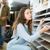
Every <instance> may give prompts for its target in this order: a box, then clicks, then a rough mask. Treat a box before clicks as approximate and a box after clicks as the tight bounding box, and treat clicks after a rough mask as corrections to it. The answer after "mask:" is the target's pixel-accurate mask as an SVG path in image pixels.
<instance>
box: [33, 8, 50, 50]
mask: <svg viewBox="0 0 50 50" xmlns="http://www.w3.org/2000/svg"><path fill="white" fill-rule="evenodd" d="M42 18H44V21H45V22H44V23H43V26H45V25H50V8H47V9H44V10H41V11H39V12H37V13H36V17H35V18H34V19H33V23H34V24H33V27H34V28H35V27H36V28H37V26H38V25H39V23H40V20H41V19H42ZM35 30H36V29H35ZM36 43H37V44H40V46H41V47H44V48H45V50H50V32H49V31H48V32H44V33H43V34H42V35H41V37H40V39H37V40H36ZM36 43H34V45H35V44H36ZM37 48H39V46H38V45H37Z"/></svg>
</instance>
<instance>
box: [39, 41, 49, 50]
mask: <svg viewBox="0 0 50 50" xmlns="http://www.w3.org/2000/svg"><path fill="white" fill-rule="evenodd" d="M40 44H41V45H42V46H43V47H45V48H46V49H47V50H50V43H48V42H46V41H43V42H40Z"/></svg>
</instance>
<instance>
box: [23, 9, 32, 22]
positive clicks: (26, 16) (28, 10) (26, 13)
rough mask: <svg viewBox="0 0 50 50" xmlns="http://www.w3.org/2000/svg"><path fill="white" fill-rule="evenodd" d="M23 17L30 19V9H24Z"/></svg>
mask: <svg viewBox="0 0 50 50" xmlns="http://www.w3.org/2000/svg"><path fill="white" fill-rule="evenodd" d="M24 17H25V19H26V20H28V21H29V20H31V19H32V13H31V10H30V9H26V10H25V12H24Z"/></svg>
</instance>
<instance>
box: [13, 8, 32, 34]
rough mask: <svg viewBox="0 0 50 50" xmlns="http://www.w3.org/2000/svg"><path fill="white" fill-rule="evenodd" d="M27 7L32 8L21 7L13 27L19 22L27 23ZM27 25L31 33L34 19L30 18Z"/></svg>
mask: <svg viewBox="0 0 50 50" xmlns="http://www.w3.org/2000/svg"><path fill="white" fill-rule="evenodd" d="M26 9H30V8H29V7H23V8H21V9H20V11H19V14H18V17H17V19H16V20H15V22H14V24H13V27H12V28H13V29H16V27H17V24H19V23H22V24H23V25H24V24H25V23H26V19H25V17H24V12H25V10H26ZM27 25H28V30H29V32H30V33H31V32H32V20H30V21H29V22H28V23H27Z"/></svg>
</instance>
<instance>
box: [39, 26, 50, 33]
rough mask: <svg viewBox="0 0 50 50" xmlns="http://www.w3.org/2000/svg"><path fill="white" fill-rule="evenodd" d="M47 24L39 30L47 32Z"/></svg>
mask: <svg viewBox="0 0 50 50" xmlns="http://www.w3.org/2000/svg"><path fill="white" fill-rule="evenodd" d="M49 29H50V28H49V26H47V25H45V26H44V27H43V28H42V29H41V30H40V32H41V33H43V32H47V31H48V30H49Z"/></svg>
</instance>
